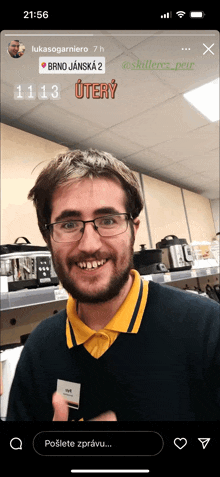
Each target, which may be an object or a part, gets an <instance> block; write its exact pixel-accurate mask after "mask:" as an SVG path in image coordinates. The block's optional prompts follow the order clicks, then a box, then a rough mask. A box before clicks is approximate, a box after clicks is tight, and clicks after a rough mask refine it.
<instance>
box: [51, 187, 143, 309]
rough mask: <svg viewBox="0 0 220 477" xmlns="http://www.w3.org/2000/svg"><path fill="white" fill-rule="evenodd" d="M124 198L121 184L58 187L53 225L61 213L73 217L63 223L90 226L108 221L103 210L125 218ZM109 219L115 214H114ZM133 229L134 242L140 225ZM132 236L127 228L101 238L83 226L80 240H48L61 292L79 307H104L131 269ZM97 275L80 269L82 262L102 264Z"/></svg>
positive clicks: (92, 271)
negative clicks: (99, 219)
mask: <svg viewBox="0 0 220 477" xmlns="http://www.w3.org/2000/svg"><path fill="white" fill-rule="evenodd" d="M125 199H126V197H125V192H124V190H123V189H122V187H121V184H120V182H119V181H114V180H111V179H108V178H96V179H92V180H91V179H89V178H86V179H83V180H82V181H77V182H75V183H74V182H71V183H69V184H68V185H64V186H60V187H59V188H58V189H57V190H56V192H55V193H54V195H53V198H52V204H51V205H52V214H51V223H53V222H56V221H57V220H59V216H60V215H61V213H62V212H64V211H66V210H69V211H72V214H71V213H70V214H69V216H68V217H66V218H65V220H69V219H72V218H75V219H78V220H92V219H95V218H97V217H102V216H105V215H108V214H107V213H106V210H105V209H107V208H110V209H114V210H115V213H125V212H127V211H126V209H125ZM112 213H113V212H112ZM136 222H137V225H134V236H135V234H136V231H137V229H138V223H139V221H137V220H136ZM134 236H133V234H132V231H131V227H130V226H128V228H127V230H126V232H124V233H123V234H121V235H116V236H113V237H101V236H100V235H99V234H98V232H97V231H96V230H95V229H94V226H93V223H88V224H86V225H85V229H84V234H83V236H82V238H81V240H78V241H77V242H72V243H56V242H54V240H53V238H51V253H52V258H53V262H54V267H55V270H56V273H57V275H58V277H59V279H60V281H61V283H62V284H63V286H64V288H65V289H66V290H67V291H68V292H69V293H70V294H71V295H72V297H73V298H75V299H77V300H78V301H80V302H82V303H98V302H105V301H108V300H110V299H112V298H114V297H115V296H117V295H118V294H119V292H120V290H121V288H122V287H123V286H124V285H125V283H126V282H127V280H128V278H129V273H130V270H131V268H132V257H133V243H134ZM102 260H104V261H105V263H104V264H102V265H100V266H99V267H97V268H95V269H86V268H80V266H79V265H78V264H79V263H82V262H91V263H92V262H93V261H99V262H100V261H102Z"/></svg>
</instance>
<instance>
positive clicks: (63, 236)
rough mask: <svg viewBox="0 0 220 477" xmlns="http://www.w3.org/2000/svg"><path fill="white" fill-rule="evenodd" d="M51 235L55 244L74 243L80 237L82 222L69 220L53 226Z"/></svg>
mask: <svg viewBox="0 0 220 477" xmlns="http://www.w3.org/2000/svg"><path fill="white" fill-rule="evenodd" d="M52 234H53V239H54V241H55V242H75V241H77V240H80V239H81V237H82V234H83V222H82V221H81V220H70V221H68V222H60V223H57V224H54V225H53V229H52Z"/></svg>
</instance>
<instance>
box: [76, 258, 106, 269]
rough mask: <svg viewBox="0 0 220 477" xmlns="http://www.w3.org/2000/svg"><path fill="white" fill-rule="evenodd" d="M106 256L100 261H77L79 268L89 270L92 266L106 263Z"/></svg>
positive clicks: (95, 266) (96, 266)
mask: <svg viewBox="0 0 220 477" xmlns="http://www.w3.org/2000/svg"><path fill="white" fill-rule="evenodd" d="M106 261H107V260H106V258H105V259H103V260H100V261H96V260H94V261H93V262H77V265H78V267H80V268H87V270H91V269H92V268H98V267H100V266H101V265H104V263H106Z"/></svg>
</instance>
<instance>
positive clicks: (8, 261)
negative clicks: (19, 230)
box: [0, 237, 59, 291]
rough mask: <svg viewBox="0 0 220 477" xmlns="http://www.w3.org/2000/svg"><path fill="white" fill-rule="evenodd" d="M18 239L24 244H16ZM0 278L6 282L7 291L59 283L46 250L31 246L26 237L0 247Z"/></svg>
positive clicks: (45, 248)
mask: <svg viewBox="0 0 220 477" xmlns="http://www.w3.org/2000/svg"><path fill="white" fill-rule="evenodd" d="M19 239H23V240H24V241H25V242H23V243H17V242H18V240H19ZM0 277H1V278H3V277H4V280H5V281H6V280H7V289H8V291H15V290H21V289H24V288H37V287H44V286H48V285H50V286H51V285H58V283H59V279H58V277H57V275H56V272H55V270H54V267H53V263H52V258H51V253H50V252H49V250H48V248H47V247H46V246H45V247H43V246H39V245H32V244H31V243H30V242H29V240H28V239H27V238H26V237H18V238H17V239H16V240H15V242H14V244H7V245H1V246H0Z"/></svg>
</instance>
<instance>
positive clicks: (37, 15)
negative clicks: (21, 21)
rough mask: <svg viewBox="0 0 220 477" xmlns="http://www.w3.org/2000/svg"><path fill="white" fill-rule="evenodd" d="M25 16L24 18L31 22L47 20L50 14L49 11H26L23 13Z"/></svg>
mask: <svg viewBox="0 0 220 477" xmlns="http://www.w3.org/2000/svg"><path fill="white" fill-rule="evenodd" d="M23 14H24V18H27V19H28V20H30V19H31V18H38V19H40V18H44V19H46V18H48V17H49V12H47V11H39V10H38V11H36V12H34V11H30V12H28V11H25V12H23Z"/></svg>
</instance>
